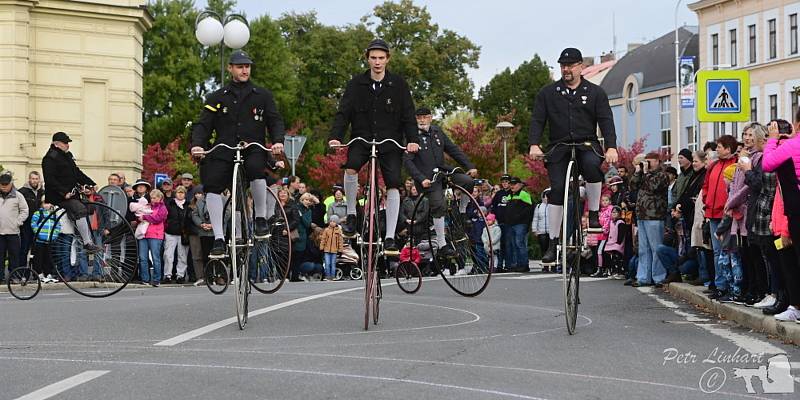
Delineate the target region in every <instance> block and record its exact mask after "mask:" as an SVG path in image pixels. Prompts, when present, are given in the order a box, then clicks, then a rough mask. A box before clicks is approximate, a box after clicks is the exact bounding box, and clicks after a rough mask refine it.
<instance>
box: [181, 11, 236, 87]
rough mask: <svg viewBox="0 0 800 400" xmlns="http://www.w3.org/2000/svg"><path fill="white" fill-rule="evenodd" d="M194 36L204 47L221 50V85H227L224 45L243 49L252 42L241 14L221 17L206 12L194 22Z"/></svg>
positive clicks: (214, 13)
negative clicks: (217, 46)
mask: <svg viewBox="0 0 800 400" xmlns="http://www.w3.org/2000/svg"><path fill="white" fill-rule="evenodd" d="M194 36H195V37H196V38H197V41H198V42H200V43H201V44H203V46H216V45H217V44H219V45H220V48H219V64H220V74H219V83H220V85H223V84H224V83H225V51H224V48H223V47H222V43H224V44H225V46H228V47H229V48H231V49H241V48H242V47H244V46H245V45H246V44H247V42H248V41H249V40H250V26H249V24H248V23H247V19H246V18H245V17H244V16H242V15H241V14H230V15H227V16H220V15H219V14H217V13H216V12H214V11H211V10H205V11H203V12H201V13H200V14H199V15H197V19H195V22H194Z"/></svg>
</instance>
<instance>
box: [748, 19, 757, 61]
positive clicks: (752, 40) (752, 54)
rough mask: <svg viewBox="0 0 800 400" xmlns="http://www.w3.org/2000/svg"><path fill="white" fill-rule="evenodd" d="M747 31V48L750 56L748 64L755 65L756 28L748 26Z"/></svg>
mask: <svg viewBox="0 0 800 400" xmlns="http://www.w3.org/2000/svg"><path fill="white" fill-rule="evenodd" d="M747 31H748V32H749V33H750V41H749V44H750V48H748V49H747V50H748V53H749V54H750V64H755V63H756V26H755V25H750V26H748V27H747Z"/></svg>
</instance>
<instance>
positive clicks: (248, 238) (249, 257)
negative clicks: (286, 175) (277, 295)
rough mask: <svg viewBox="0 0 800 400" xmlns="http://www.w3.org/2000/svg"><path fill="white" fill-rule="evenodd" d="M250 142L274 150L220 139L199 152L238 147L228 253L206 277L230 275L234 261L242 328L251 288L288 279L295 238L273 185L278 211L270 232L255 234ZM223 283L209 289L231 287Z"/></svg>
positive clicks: (266, 289)
mask: <svg viewBox="0 0 800 400" xmlns="http://www.w3.org/2000/svg"><path fill="white" fill-rule="evenodd" d="M250 146H255V147H259V148H261V149H262V150H264V151H267V152H269V151H271V149H270V148H267V147H265V146H264V145H262V144H260V143H255V142H252V143H245V142H240V143H239V144H237V145H236V146H230V145H227V144H225V143H219V144H216V145H214V146H213V147H212V148H210V149H209V150H207V151H203V152H198V153H196V154H203V155H207V154H209V153H211V152H213V151H215V150H216V149H218V148H220V147H222V148H226V149H230V150H234V151H235V155H234V159H233V164H234V165H233V177H232V180H231V196H230V198H229V200H228V207H226V216H227V217H228V218H227V219H228V223H227V233H228V236H227V237H226V240H227V242H228V243H227V244H228V253H227V254H226V255H225V257H223V258H222V259H216V260H211V261H210V262H209V266H211V267H212V268H211V271H212V272H214V275H213V276H210V274H209V268H207V271H206V275H207V276H206V281H207V283H209V278H210V279H212V280H220V279H223V280H224V279H227V268H224V265H225V264H230V272H231V275H232V282H231V283H232V284H233V293H234V303H235V306H236V319H237V321H238V323H239V329H244V327H245V325H246V324H247V316H248V302H249V296H250V292H251V289H252V288H255V289H256V290H258V291H260V292H262V293H273V292H275V291H277V290H278V289H280V287H281V286H282V285H283V282H284V281H285V280H286V275H287V272H288V270H289V265H290V263H291V259H290V257H291V253H292V251H291V250H292V249H291V240H290V239H289V232H288V229H287V226H286V221H287V219H286V214H285V212H284V211H283V207H280V202H278V197H277V196H276V195H275V192H273V191H272V189H270V188H267V196H272V200H273V201H272V202H271V201H269V200H268V201H267V204H270V203H272V204H276V205H277V206H276V212H275V215H274V216H273V217H272V219H271V225H270V228H271V229H270V233H269V234H268V235H267V237H266V238H265V239H256V238H255V234H254V226H253V224H254V220H255V217H254V214H253V212H254V209H253V204H252V194H251V193H250V187H249V186H250V185H249V181H248V180H247V178H246V175H245V169H244V154H243V152H244V151H245V150H246V149H247V148H249V147H250ZM265 167H266V166H265ZM219 286H222V288H221V289H215V288H214V287H213V286H212V285H210V286H209V289H211V291H212V292H214V293H215V294H221V293H222V292H223V291H224V290H225V287H227V281H225V282H224V284H223V285H219Z"/></svg>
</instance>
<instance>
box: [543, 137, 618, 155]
mask: <svg viewBox="0 0 800 400" xmlns="http://www.w3.org/2000/svg"><path fill="white" fill-rule="evenodd" d="M558 146H567V147H584V146H585V147H588V148H590V149H592V151H593V152H594V154H597V156H598V157H600V158H602V159H605V158H606V156H605V155H603V154H599V153H598V152H597V150H595V148H594V146H592V142H590V141H588V140H587V141H583V142H558V143H555V144H553V146H552V147H551V148H550V150H548V151H547V153H544V155H543V156H544V158H545V159H547V157H549V156H550V155H551V154H553V152H554V151H555V150H556V149H557V148H558Z"/></svg>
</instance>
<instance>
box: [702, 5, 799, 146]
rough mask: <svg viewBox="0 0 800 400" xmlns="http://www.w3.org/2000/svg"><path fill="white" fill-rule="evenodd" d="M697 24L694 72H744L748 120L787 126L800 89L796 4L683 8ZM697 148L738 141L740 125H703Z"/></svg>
mask: <svg viewBox="0 0 800 400" xmlns="http://www.w3.org/2000/svg"><path fill="white" fill-rule="evenodd" d="M689 8H690V9H691V10H692V11H694V12H695V13H697V17H698V20H699V23H700V33H699V34H700V66H701V67H711V66H714V65H726V64H727V65H730V66H731V68H732V69H744V70H748V71H750V103H751V112H750V115H751V117H750V120H752V121H758V122H761V123H766V122H768V121H770V120H771V119H775V118H782V119H786V120H790V121H791V119H792V118H793V115H794V111H795V110H796V109H797V91H796V90H797V89H796V88H798V87H800V52H798V15H800V1H797V0H702V1H697V2H695V3H692V4H689ZM702 125H703V126H702V127H701V129H700V133H701V142H703V141H707V140H711V139H712V138H715V137H718V136H720V135H722V134H733V135H734V136H736V137H737V138H741V134H740V132H739V131H740V130H741V127H742V123H727V124H725V123H704V124H702Z"/></svg>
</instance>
